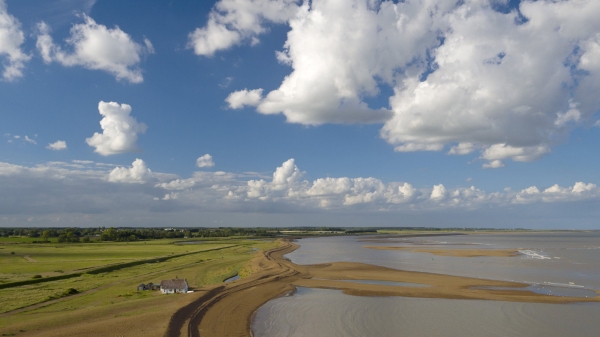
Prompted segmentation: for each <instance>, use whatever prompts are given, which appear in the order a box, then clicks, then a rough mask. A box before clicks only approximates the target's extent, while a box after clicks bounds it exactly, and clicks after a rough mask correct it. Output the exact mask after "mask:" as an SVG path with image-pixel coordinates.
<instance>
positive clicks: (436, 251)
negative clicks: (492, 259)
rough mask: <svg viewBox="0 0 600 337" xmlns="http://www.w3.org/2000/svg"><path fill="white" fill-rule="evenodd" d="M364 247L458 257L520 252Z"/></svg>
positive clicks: (508, 250)
mask: <svg viewBox="0 0 600 337" xmlns="http://www.w3.org/2000/svg"><path fill="white" fill-rule="evenodd" d="M363 248H369V249H376V250H404V251H409V252H415V253H430V254H433V255H438V256H456V257H480V256H497V257H513V256H518V255H519V254H520V253H519V251H518V250H517V249H429V248H413V247H397V246H363Z"/></svg>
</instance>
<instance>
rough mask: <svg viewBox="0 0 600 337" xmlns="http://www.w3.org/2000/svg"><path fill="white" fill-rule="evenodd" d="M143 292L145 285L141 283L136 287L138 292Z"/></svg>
mask: <svg viewBox="0 0 600 337" xmlns="http://www.w3.org/2000/svg"><path fill="white" fill-rule="evenodd" d="M144 290H146V285H145V284H143V283H142V284H140V285H139V286H138V291H144Z"/></svg>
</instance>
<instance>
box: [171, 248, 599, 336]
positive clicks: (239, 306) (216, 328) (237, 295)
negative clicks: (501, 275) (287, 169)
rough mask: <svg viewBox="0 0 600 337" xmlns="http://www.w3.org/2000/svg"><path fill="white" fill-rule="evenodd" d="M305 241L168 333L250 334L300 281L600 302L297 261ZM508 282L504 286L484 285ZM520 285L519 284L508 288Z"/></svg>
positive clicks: (198, 303) (208, 297) (196, 305)
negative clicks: (294, 255)
mask: <svg viewBox="0 0 600 337" xmlns="http://www.w3.org/2000/svg"><path fill="white" fill-rule="evenodd" d="M298 247H299V246H298V245H296V244H294V243H291V242H289V241H283V240H282V241H281V244H280V246H279V247H278V248H275V249H272V250H270V251H267V252H261V253H259V254H258V257H257V258H256V259H254V260H253V262H252V266H253V269H254V270H255V272H254V273H253V274H252V275H250V276H248V277H246V278H243V279H241V280H237V281H233V282H231V283H229V284H227V285H219V286H214V287H211V288H209V289H207V292H206V293H205V294H204V295H203V296H201V297H200V298H198V299H197V300H195V301H194V302H192V303H190V304H188V305H187V306H185V307H183V308H181V309H180V310H178V311H177V312H176V313H175V314H174V315H173V316H172V317H171V320H170V322H169V326H168V329H167V331H166V333H165V335H164V336H165V337H175V336H190V337H199V336H202V337H204V336H211V337H212V336H243V337H250V336H251V332H250V326H251V323H252V317H253V315H254V313H255V312H256V310H258V308H260V307H261V306H262V305H263V304H265V303H266V302H267V301H269V300H271V299H273V298H276V297H279V296H282V295H285V294H288V293H291V292H293V291H294V290H295V288H296V287H311V288H324V289H339V290H341V291H343V292H344V293H345V294H348V295H355V296H405V297H420V298H448V299H476V300H498V301H512V302H534V303H556V304H558V303H573V302H600V297H595V298H580V297H558V296H550V295H543V294H537V293H534V292H531V291H526V290H524V288H526V287H527V286H528V284H522V283H515V282H505V281H494V280H485V279H478V278H468V277H459V276H450V275H443V274H433V273H424V272H412V271H402V270H396V269H391V268H385V267H379V266H374V265H369V264H363V263H353V262H335V263H327V264H319V265H308V266H303V265H297V264H294V263H292V262H291V261H289V260H287V259H286V258H284V257H283V256H284V255H285V254H287V253H290V252H292V251H294V250H295V249H297V248H298ZM340 280H379V281H393V282H406V283H417V284H423V285H428V286H425V287H403V286H389V285H378V284H364V283H358V282H340ZM481 287H502V288H503V289H504V290H492V289H482V288H481ZM506 288H514V290H510V289H509V290H506Z"/></svg>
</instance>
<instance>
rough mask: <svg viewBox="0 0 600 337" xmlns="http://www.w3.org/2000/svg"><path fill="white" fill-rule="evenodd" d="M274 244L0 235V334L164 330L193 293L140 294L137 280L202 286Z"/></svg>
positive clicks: (237, 270)
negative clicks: (38, 239) (37, 239)
mask: <svg viewBox="0 0 600 337" xmlns="http://www.w3.org/2000/svg"><path fill="white" fill-rule="evenodd" d="M274 246H276V243H275V242H274V241H273V240H248V239H245V238H227V239H220V240H203V241H201V240H196V241H191V242H190V240H187V239H176V240H173V239H165V240H151V241H137V242H129V243H127V242H93V243H76V244H58V243H53V242H50V243H31V240H28V239H26V238H22V239H20V240H19V239H18V238H0V299H1V301H0V333H2V334H4V335H11V334H15V335H20V334H25V333H26V334H27V335H33V334H37V333H42V332H43V334H44V335H57V336H58V335H61V334H65V333H69V334H72V333H74V331H80V332H81V334H82V335H93V334H97V335H102V334H103V333H107V332H106V330H102V329H103V328H95V326H96V325H97V324H100V325H101V326H103V327H105V326H106V324H109V326H110V324H117V325H119V324H125V325H127V326H128V328H124V327H123V326H122V325H121V326H120V330H121V331H126V330H128V329H129V328H131V326H132V324H133V326H135V325H136V324H141V325H140V327H139V328H136V329H133V330H135V331H136V333H139V335H162V333H163V332H164V330H161V331H159V330H160V329H162V328H163V326H164V325H166V323H167V321H168V319H169V317H170V315H171V313H172V312H173V311H175V310H177V308H179V307H180V306H181V305H185V304H186V303H187V302H188V301H191V299H192V297H193V296H194V294H189V295H161V294H160V292H158V291H139V292H138V291H137V286H138V285H139V284H141V283H148V282H153V283H160V281H161V280H164V279H171V278H175V277H176V276H177V277H178V278H186V279H187V280H188V283H189V285H190V288H191V289H194V290H196V291H198V290H199V291H202V290H201V288H202V287H203V286H206V285H211V284H216V283H221V282H223V280H225V279H227V278H228V277H231V276H234V275H236V274H239V275H241V276H242V277H243V276H244V275H245V274H246V273H248V272H249V271H248V270H247V268H248V262H249V261H250V260H251V259H252V258H253V256H254V255H255V254H256V251H258V250H265V249H269V248H272V247H274ZM56 277H65V279H58V280H54V278H56ZM23 282H25V283H27V282H38V283H34V284H26V285H21V283H23ZM72 289H74V291H73V290H72ZM148 317H152V318H151V319H150V318H148ZM146 319H148V321H147V322H145V321H144V320H146ZM140 320H142V321H141V322H142V323H140ZM107 322H112V323H107ZM123 322H127V323H123ZM144 322H145V323H144ZM153 326H154V327H155V329H152V332H149V330H147V329H149V327H153ZM71 328H72V329H73V330H70V329H71ZM90 329H91V330H90ZM92 330H94V331H92ZM53 331H55V334H53ZM144 331H145V332H144Z"/></svg>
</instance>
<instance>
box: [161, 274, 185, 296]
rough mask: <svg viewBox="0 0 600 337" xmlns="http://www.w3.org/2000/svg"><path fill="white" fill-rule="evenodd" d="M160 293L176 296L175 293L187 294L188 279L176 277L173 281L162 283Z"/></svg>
mask: <svg viewBox="0 0 600 337" xmlns="http://www.w3.org/2000/svg"><path fill="white" fill-rule="evenodd" d="M160 291H161V292H162V293H163V294H174V293H183V294H185V293H187V292H188V283H187V280H186V279H180V278H177V276H175V278H174V279H171V280H162V281H160Z"/></svg>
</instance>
